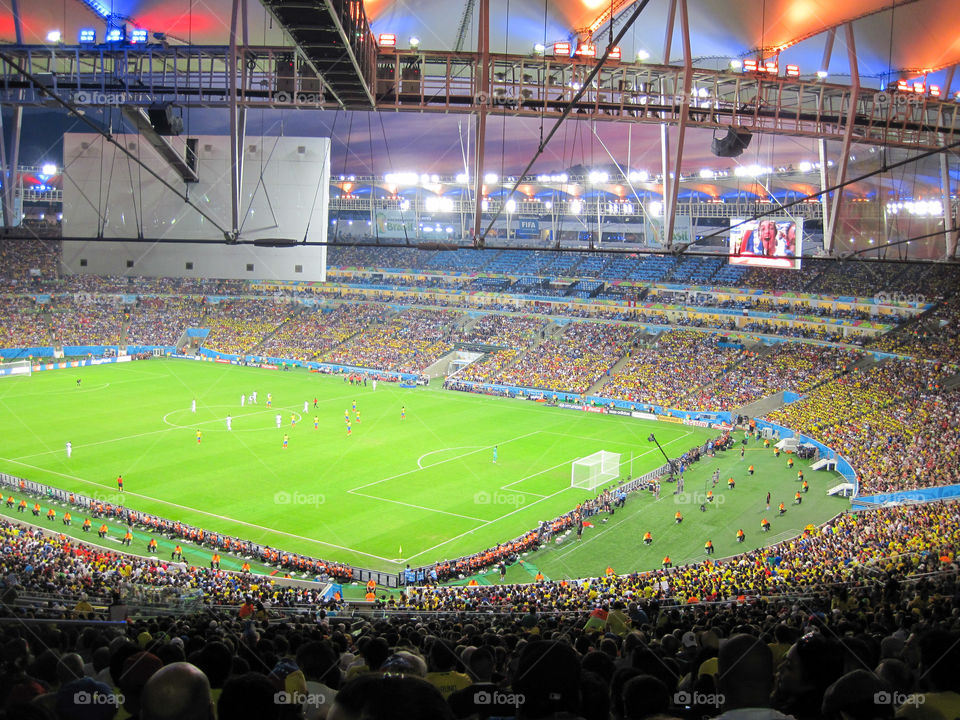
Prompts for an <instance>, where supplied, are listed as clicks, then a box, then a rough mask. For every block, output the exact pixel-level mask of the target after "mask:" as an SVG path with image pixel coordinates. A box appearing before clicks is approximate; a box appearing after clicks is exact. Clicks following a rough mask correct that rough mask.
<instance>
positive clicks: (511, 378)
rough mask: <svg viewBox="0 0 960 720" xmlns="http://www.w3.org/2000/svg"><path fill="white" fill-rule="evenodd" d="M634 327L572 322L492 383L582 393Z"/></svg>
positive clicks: (613, 358)
mask: <svg viewBox="0 0 960 720" xmlns="http://www.w3.org/2000/svg"><path fill="white" fill-rule="evenodd" d="M635 334H636V328H634V327H630V326H625V325H618V324H612V323H609V324H607V323H591V322H571V323H568V324H567V325H566V326H565V327H564V328H563V332H562V334H560V335H559V336H557V335H554V336H551V337H549V338H547V339H546V340H545V341H544V342H543V343H542V344H540V345H539V346H538V347H537V348H536V350H535V351H534V352H530V353H527V354H525V355H524V356H523V357H521V358H520V359H519V360H518V361H517V362H516V363H515V364H513V365H510V366H509V367H506V368H505V369H504V370H503V371H502V372H500V373H499V374H497V375H495V376H494V377H493V379H492V380H493V382H497V383H503V384H506V385H518V386H520V387H529V388H538V389H543V390H565V391H567V392H574V393H583V392H586V391H587V390H588V389H589V388H590V386H591V385H593V384H594V383H595V382H596V381H597V380H599V379H600V378H601V377H602V376H603V375H604V374H609V373H610V369H611V368H612V367H613V365H614V364H615V363H616V362H617V361H618V360H619V359H620V358H621V357H622V356H623V354H624V352H625V350H626V348H627V347H628V345H629V343H630V342H631V340H632V338H633V336H634V335H635Z"/></svg>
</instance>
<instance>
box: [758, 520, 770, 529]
mask: <svg viewBox="0 0 960 720" xmlns="http://www.w3.org/2000/svg"><path fill="white" fill-rule="evenodd" d="M760 529H761V530H763V531H764V532H770V521H769V520H767V519H766V518H764V519H763V520H761V521H760Z"/></svg>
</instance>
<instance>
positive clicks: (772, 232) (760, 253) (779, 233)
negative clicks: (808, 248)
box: [730, 219, 803, 270]
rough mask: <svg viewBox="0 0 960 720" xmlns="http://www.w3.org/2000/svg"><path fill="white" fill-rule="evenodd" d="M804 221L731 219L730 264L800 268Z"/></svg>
mask: <svg viewBox="0 0 960 720" xmlns="http://www.w3.org/2000/svg"><path fill="white" fill-rule="evenodd" d="M802 249H803V220H802V219H798V220H770V219H762V220H750V221H747V222H744V220H742V219H733V220H731V221H730V263H731V264H732V265H750V266H752V267H772V268H784V269H786V270H799V269H800V256H801V254H802Z"/></svg>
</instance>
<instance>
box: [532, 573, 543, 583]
mask: <svg viewBox="0 0 960 720" xmlns="http://www.w3.org/2000/svg"><path fill="white" fill-rule="evenodd" d="M533 580H534V582H538V583H541V582H543V573H542V572H540V571H539V570H537V574H536V575H534V577H533Z"/></svg>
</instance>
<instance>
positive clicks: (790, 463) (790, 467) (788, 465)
mask: <svg viewBox="0 0 960 720" xmlns="http://www.w3.org/2000/svg"><path fill="white" fill-rule="evenodd" d="M787 469H789V470H793V455H791V456H790V457H788V458H787Z"/></svg>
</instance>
